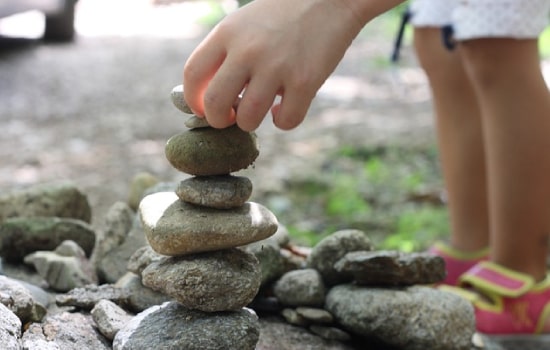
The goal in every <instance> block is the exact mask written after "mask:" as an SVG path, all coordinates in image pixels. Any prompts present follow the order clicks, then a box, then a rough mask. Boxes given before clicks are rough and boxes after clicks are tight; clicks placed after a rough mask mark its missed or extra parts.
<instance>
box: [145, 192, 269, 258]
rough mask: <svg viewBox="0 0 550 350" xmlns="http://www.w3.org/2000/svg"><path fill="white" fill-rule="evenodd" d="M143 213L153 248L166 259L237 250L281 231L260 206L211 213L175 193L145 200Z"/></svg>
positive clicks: (213, 210)
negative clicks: (184, 200) (236, 248)
mask: <svg viewBox="0 0 550 350" xmlns="http://www.w3.org/2000/svg"><path fill="white" fill-rule="evenodd" d="M139 213H140V217H141V222H142V224H143V229H144V231H145V235H146V237H147V240H148V241H149V244H150V245H151V247H152V248H153V249H154V250H155V251H156V252H157V253H159V254H163V255H172V256H174V255H183V254H191V253H197V252H206V251H214V250H220V249H226V248H232V247H237V246H241V245H245V244H248V243H252V242H255V241H259V240H262V239H265V238H267V237H269V236H271V235H272V234H273V233H275V231H276V230H277V218H275V215H273V213H271V212H270V211H269V210H268V209H267V208H265V207H264V206H262V205H260V204H257V203H253V202H247V203H245V205H243V206H242V207H240V208H234V209H229V210H220V209H211V208H204V207H197V206H194V205H191V204H187V203H185V202H183V201H181V200H179V198H178V196H177V195H176V194H175V193H174V192H159V193H155V194H152V195H149V196H147V197H145V198H144V199H143V200H142V201H141V204H140V206H139Z"/></svg>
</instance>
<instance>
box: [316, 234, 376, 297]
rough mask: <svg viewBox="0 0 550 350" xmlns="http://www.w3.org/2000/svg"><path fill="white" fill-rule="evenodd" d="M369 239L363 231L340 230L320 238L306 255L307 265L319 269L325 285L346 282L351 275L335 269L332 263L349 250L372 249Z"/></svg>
mask: <svg viewBox="0 0 550 350" xmlns="http://www.w3.org/2000/svg"><path fill="white" fill-rule="evenodd" d="M372 248H373V246H372V243H371V241H370V239H369V238H368V237H367V235H366V234H365V233H364V232H363V231H359V230H341V231H337V232H335V233H333V234H331V235H330V236H328V237H325V238H324V239H322V240H321V241H320V242H319V243H317V245H316V246H315V247H313V249H312V250H311V254H310V255H309V256H308V257H307V266H308V267H310V268H313V269H316V270H317V271H319V273H320V274H321V276H323V280H324V282H325V283H326V285H327V286H333V285H336V284H339V283H343V282H348V281H350V280H351V276H349V275H346V274H343V273H341V272H338V271H336V269H335V268H334V264H335V263H336V262H337V261H338V260H340V258H342V257H343V256H344V255H346V254H347V253H349V252H354V251H358V250H366V251H369V250H372Z"/></svg>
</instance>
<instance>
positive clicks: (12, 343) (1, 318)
mask: <svg viewBox="0 0 550 350" xmlns="http://www.w3.org/2000/svg"><path fill="white" fill-rule="evenodd" d="M19 338H21V321H20V320H19V318H17V316H16V315H15V314H14V313H13V312H11V310H10V309H8V308H7V307H6V306H5V305H4V304H1V303H0V344H1V346H2V349H5V350H19V349H21V347H20V345H19Z"/></svg>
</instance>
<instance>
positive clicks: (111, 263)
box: [97, 215, 147, 283]
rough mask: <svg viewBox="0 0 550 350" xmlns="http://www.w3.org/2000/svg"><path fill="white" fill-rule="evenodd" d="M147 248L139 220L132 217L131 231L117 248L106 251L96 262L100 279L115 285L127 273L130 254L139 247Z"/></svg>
mask: <svg viewBox="0 0 550 350" xmlns="http://www.w3.org/2000/svg"><path fill="white" fill-rule="evenodd" d="M145 246H147V240H146V239H145V235H144V233H143V228H142V227H141V224H140V220H139V218H138V217H137V215H136V216H135V217H134V220H133V223H132V229H131V230H130V232H128V234H127V235H126V237H125V238H124V241H123V242H122V244H120V245H119V246H117V247H115V248H113V249H111V250H110V251H108V252H107V253H106V254H105V256H103V258H102V259H101V260H99V261H98V262H97V271H98V275H99V276H100V279H101V280H102V281H106V282H107V283H116V281H118V279H119V278H121V277H122V276H124V275H125V274H126V272H127V266H128V261H129V260H130V257H131V256H132V254H134V253H135V251H136V250H138V249H139V248H141V247H145Z"/></svg>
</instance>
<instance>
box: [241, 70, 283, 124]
mask: <svg viewBox="0 0 550 350" xmlns="http://www.w3.org/2000/svg"><path fill="white" fill-rule="evenodd" d="M278 90H279V84H278V80H276V79H274V78H273V77H269V76H268V77H262V76H255V77H254V78H252V80H251V81H250V82H249V83H248V86H247V87H246V90H245V92H244V95H243V98H242V100H241V102H240V103H239V108H238V110H237V125H238V126H239V128H241V129H242V130H245V131H253V130H255V129H257V128H258V127H259V126H260V124H261V122H262V120H263V119H264V117H265V115H266V114H267V112H268V111H269V109H270V108H271V106H272V105H273V101H274V100H275V97H276V96H277V91H278Z"/></svg>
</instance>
